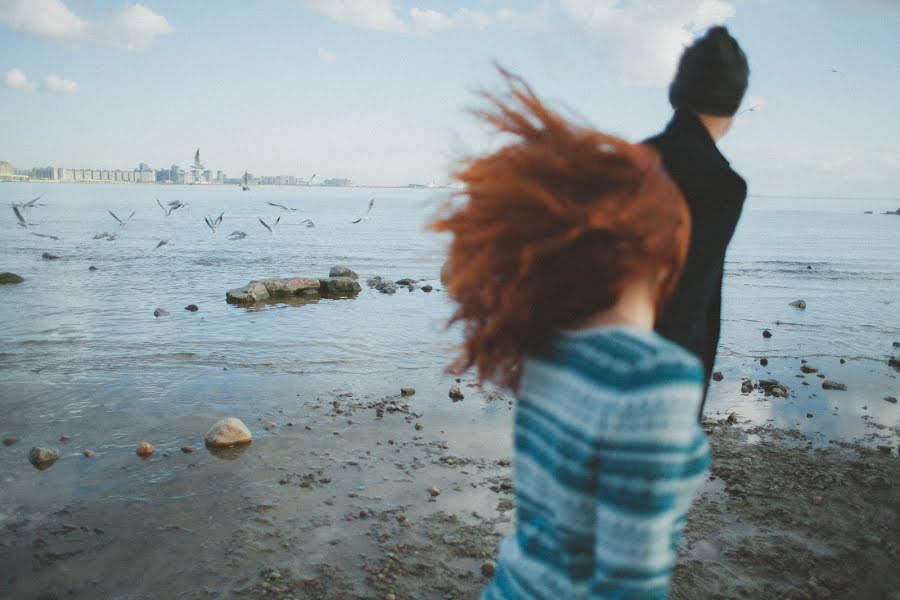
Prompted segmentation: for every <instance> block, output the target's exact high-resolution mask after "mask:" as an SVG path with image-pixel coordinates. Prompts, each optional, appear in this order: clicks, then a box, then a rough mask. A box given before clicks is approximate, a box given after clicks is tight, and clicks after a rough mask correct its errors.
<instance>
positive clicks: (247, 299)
mask: <svg viewBox="0 0 900 600" xmlns="http://www.w3.org/2000/svg"><path fill="white" fill-rule="evenodd" d="M268 299H269V292H268V290H266V286H264V285H263V284H261V283H259V282H256V283H250V284H247V285H245V286H244V287H239V288H234V289H232V290H228V291H227V292H225V300H226V301H227V302H229V303H230V304H252V303H254V302H261V301H262V300H268Z"/></svg>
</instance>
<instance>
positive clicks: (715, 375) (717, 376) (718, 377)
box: [712, 371, 725, 381]
mask: <svg viewBox="0 0 900 600" xmlns="http://www.w3.org/2000/svg"><path fill="white" fill-rule="evenodd" d="M712 378H713V381H722V380H723V379H724V378H725V376H724V375H722V372H721V371H716V372H715V373H713V374H712Z"/></svg>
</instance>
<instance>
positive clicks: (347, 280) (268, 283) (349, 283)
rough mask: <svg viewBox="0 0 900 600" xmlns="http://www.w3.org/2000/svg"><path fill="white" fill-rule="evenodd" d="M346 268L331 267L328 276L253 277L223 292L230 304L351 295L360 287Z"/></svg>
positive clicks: (353, 274) (355, 277)
mask: <svg viewBox="0 0 900 600" xmlns="http://www.w3.org/2000/svg"><path fill="white" fill-rule="evenodd" d="M357 278H358V276H357V275H356V273H354V272H353V271H351V270H350V269H349V268H347V267H333V268H332V269H331V271H329V274H328V277H322V278H315V277H273V278H271V279H261V280H254V281H251V282H250V283H248V284H247V285H245V286H243V287H239V288H234V289H231V290H228V291H227V292H225V299H226V300H227V301H228V302H229V303H231V304H255V303H257V302H265V301H266V300H272V299H278V298H307V299H310V300H312V299H316V298H352V297H354V296H356V295H357V294H358V293H359V292H360V290H361V289H362V288H361V287H360V285H359V283H358V282H357V281H356V280H357Z"/></svg>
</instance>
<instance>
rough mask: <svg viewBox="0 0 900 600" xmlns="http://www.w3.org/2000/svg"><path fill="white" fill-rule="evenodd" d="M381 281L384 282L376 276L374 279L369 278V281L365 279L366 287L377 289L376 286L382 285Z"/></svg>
mask: <svg viewBox="0 0 900 600" xmlns="http://www.w3.org/2000/svg"><path fill="white" fill-rule="evenodd" d="M383 281H384V280H383V279H382V278H381V277H380V276H377V275H376V276H375V277H370V278H369V279H366V285H367V286H369V287H370V288H373V287H378V284H379V283H382V282H383Z"/></svg>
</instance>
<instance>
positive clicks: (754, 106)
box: [738, 105, 759, 115]
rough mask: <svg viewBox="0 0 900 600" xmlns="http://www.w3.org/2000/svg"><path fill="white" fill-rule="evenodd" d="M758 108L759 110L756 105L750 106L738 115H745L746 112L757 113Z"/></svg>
mask: <svg viewBox="0 0 900 600" xmlns="http://www.w3.org/2000/svg"><path fill="white" fill-rule="evenodd" d="M757 108H759V107H758V106H756V105H753V106H748V107H747V108H745V109H744V110H742V111H740V112H739V113H738V114H739V115H740V114H743V113H745V112H756V109H757Z"/></svg>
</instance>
